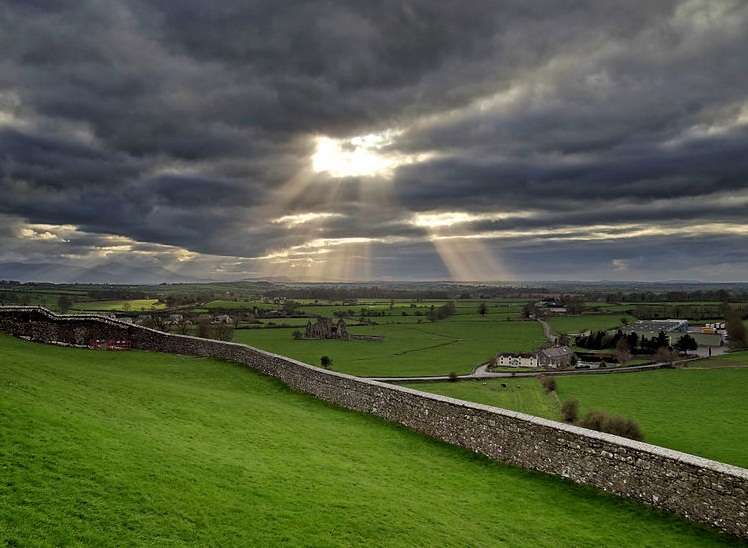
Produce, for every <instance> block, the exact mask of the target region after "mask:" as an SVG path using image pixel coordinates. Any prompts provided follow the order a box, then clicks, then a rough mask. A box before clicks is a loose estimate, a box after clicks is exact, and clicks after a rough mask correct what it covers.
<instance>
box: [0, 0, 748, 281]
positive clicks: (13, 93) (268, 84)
mask: <svg viewBox="0 0 748 548" xmlns="http://www.w3.org/2000/svg"><path fill="white" fill-rule="evenodd" d="M0 50H1V51H2V52H3V54H2V56H0V263H55V264H62V265H75V266H78V267H89V266H90V267H95V266H97V265H102V264H108V263H112V262H119V263H122V262H126V263H127V264H132V265H136V266H138V267H143V268H163V269H166V270H168V271H170V272H175V273H178V274H180V275H183V276H187V277H194V278H200V279H218V280H238V279H245V278H254V277H271V276H272V277H276V276H278V277H288V278H292V279H298V280H308V281H322V280H331V281H354V280H419V279H420V280H447V279H452V280H475V281H493V280H497V281H498V280H557V279H565V280H598V279H604V280H674V279H677V280H704V281H746V280H748V54H747V53H746V52H748V3H747V2H745V1H742V0H734V1H733V0H684V1H671V0H658V1H656V2H652V1H649V0H648V1H636V0H631V1H628V2H617V1H616V2H613V1H605V0H590V1H583V0H575V1H571V0H548V1H542V0H535V1H532V2H527V1H526V0H516V1H512V0H506V1H496V2H493V1H488V0H483V1H471V0H459V1H452V0H440V1H439V2H434V1H432V0H414V1H408V0H401V1H390V0H383V1H381V2H371V1H364V0H362V1H355V0H353V1H352V0H346V1H334V0H325V1H319V2H316V1H304V2H301V1H299V2H293V1H283V2H266V1H264V2H253V1H248V0H242V1H234V0H221V1H220V2H205V1H204V0H183V1H180V2H173V1H171V0H149V1H145V0H142V1H141V0H118V1H116V2H113V1H109V0H94V1H87V0H74V1H64V0H63V1H59V0H58V1H51V0H50V1H45V0H18V1H15V0H4V1H3V2H2V4H1V5H0Z"/></svg>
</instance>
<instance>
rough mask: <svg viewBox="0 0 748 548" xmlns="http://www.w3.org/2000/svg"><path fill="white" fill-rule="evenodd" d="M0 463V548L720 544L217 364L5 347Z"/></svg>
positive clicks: (669, 521) (9, 342) (1, 350)
mask: <svg viewBox="0 0 748 548" xmlns="http://www.w3.org/2000/svg"><path fill="white" fill-rule="evenodd" d="M0 462H2V475H0V541H1V542H2V543H3V544H4V545H6V546H22V545H85V546H102V545H119V546H122V545H144V544H159V545H175V544H177V545H181V544H196V545H244V546H251V545H255V546H269V545H292V546H293V545H307V546H309V545H326V546H353V545H379V546H385V545H386V546H437V545H438V546H466V545H470V546H499V545H507V546H559V545H567V546H620V545H640V544H641V542H642V539H647V543H648V544H650V545H653V546H719V545H724V546H727V545H729V544H730V542H731V540H730V539H728V538H726V537H724V536H721V535H718V534H717V533H715V532H713V531H708V530H705V529H703V528H700V527H697V526H694V525H692V524H689V523H687V522H685V521H683V520H680V519H677V518H675V517H672V516H669V515H665V514H662V513H659V512H655V511H652V510H650V509H649V508H647V507H645V506H643V505H639V504H635V503H633V502H629V501H625V500H622V499H618V498H614V497H610V496H605V495H602V494H600V493H598V492H597V491H595V490H592V489H589V488H582V487H579V486H575V485H572V484H569V483H567V482H565V481H563V480H561V479H558V478H551V477H547V476H543V475H540V474H535V473H530V472H525V471H522V470H519V469H516V468H510V467H506V466H501V465H498V464H496V463H494V462H491V461H488V460H487V459H484V458H480V457H478V456H476V455H474V454H471V453H468V452H466V451H463V450H461V449H459V448H455V447H451V446H448V445H445V444H442V443H439V442H436V441H433V440H430V439H428V438H425V437H423V436H420V435H417V434H415V433H412V432H409V431H407V430H405V429H402V428H399V427H396V426H393V425H390V424H387V423H385V422H383V421H381V420H379V419H376V418H374V417H370V416H366V415H361V414H358V413H352V412H348V411H344V410H341V409H337V408H333V407H330V406H328V405H326V404H324V403H322V402H320V401H318V400H316V399H314V398H311V397H308V396H304V395H301V394H297V393H292V392H290V391H289V390H288V389H286V388H285V387H284V386H283V385H281V384H280V383H279V382H277V381H275V380H273V379H270V378H266V377H262V376H260V375H258V374H255V373H254V372H252V371H250V370H247V369H243V368H240V367H235V366H232V365H230V364H227V363H224V362H217V361H213V360H208V359H198V358H191V357H183V356H171V355H163V354H155V353H147V352H138V351H132V352H123V353H116V352H97V351H89V350H78V349H69V348H59V347H55V346H43V345H38V344H34V343H28V342H24V341H20V340H16V339H12V338H10V337H7V336H4V335H0ZM538 516H542V518H543V519H542V520H540V519H538Z"/></svg>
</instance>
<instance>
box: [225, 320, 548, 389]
mask: <svg viewBox="0 0 748 548" xmlns="http://www.w3.org/2000/svg"><path fill="white" fill-rule="evenodd" d="M293 331H294V329H293V328H290V329H285V328H284V329H280V328H279V329H239V330H236V331H235V332H234V340H236V341H237V342H242V343H245V344H249V345H251V346H255V347H257V348H262V349H265V350H269V351H271V352H276V353H280V354H284V355H286V356H290V357H292V358H296V359H298V360H301V361H304V362H306V363H311V364H315V365H317V364H319V360H320V357H321V356H323V355H327V356H330V357H331V358H332V360H333V369H335V370H336V371H344V372H346V373H351V374H354V375H362V376H399V375H446V374H448V373H450V372H456V373H468V372H470V371H472V370H473V369H474V368H475V366H476V365H478V364H480V363H482V362H485V361H487V360H489V359H491V358H492V357H493V356H494V355H495V354H496V352H498V351H511V352H522V351H531V350H534V349H535V348H537V347H538V346H539V345H540V344H542V343H543V341H544V338H543V330H542V328H541V326H540V324H539V323H538V322H535V321H506V320H503V319H500V317H499V318H497V317H496V316H487V317H485V318H481V317H480V316H479V315H478V314H465V315H455V316H452V317H450V318H448V319H446V320H441V321H438V322H434V323H431V322H424V323H421V324H415V323H410V324H402V325H388V324H380V325H374V326H366V327H351V328H350V331H351V332H352V333H356V334H360V335H382V336H384V340H383V341H381V342H372V341H337V340H324V341H320V340H298V341H297V340H294V339H293V335H292V334H293Z"/></svg>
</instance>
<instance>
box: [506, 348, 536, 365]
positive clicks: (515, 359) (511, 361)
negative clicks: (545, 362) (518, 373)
mask: <svg viewBox="0 0 748 548" xmlns="http://www.w3.org/2000/svg"><path fill="white" fill-rule="evenodd" d="M496 366H497V367H537V366H538V356H537V354H532V353H522V352H504V353H503V354H498V355H497V356H496Z"/></svg>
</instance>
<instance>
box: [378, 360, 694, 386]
mask: <svg viewBox="0 0 748 548" xmlns="http://www.w3.org/2000/svg"><path fill="white" fill-rule="evenodd" d="M688 361H692V360H684V361H682V362H678V363H679V364H680V363H686V362H688ZM487 367H488V364H482V365H479V366H478V367H476V368H475V370H474V371H473V372H472V373H468V374H467V375H458V376H457V380H460V381H463V380H485V379H513V378H522V377H537V376H539V375H552V376H569V375H606V374H611V373H637V372H642V371H654V370H655V369H662V368H669V367H673V366H672V365H671V364H670V363H665V362H662V363H652V364H648V365H630V366H627V367H611V368H610V369H559V370H556V371H553V370H543V371H498V372H489V371H488V370H487ZM365 378H367V379H370V380H373V381H380V382H448V381H450V380H453V379H452V378H450V377H449V376H448V375H434V376H422V377H365Z"/></svg>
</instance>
